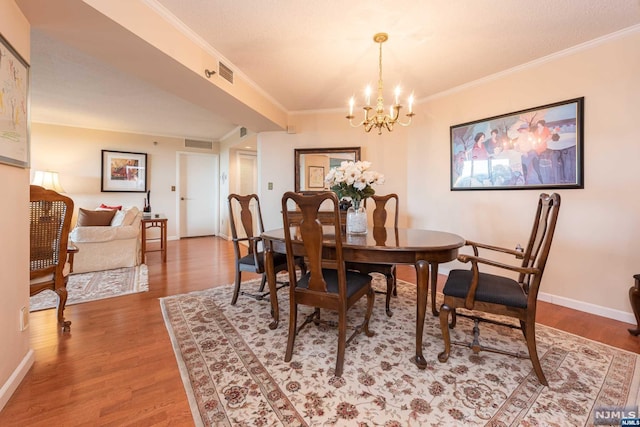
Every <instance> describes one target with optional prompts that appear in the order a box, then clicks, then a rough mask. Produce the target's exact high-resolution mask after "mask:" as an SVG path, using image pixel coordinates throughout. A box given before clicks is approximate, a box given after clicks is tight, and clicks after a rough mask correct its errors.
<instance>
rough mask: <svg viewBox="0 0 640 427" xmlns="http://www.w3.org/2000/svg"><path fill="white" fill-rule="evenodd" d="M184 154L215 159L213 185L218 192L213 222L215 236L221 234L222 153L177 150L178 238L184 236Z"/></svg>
mask: <svg viewBox="0 0 640 427" xmlns="http://www.w3.org/2000/svg"><path fill="white" fill-rule="evenodd" d="M182 156H203V157H204V156H206V157H211V158H212V160H213V185H214V188H215V189H216V194H215V195H214V198H213V215H214V216H215V218H214V222H213V228H214V230H213V234H214V235H215V236H218V235H220V155H219V154H216V153H197V152H193V151H176V200H175V202H176V234H177V237H178V239H180V238H182V217H181V215H182V212H181V205H180V198H181V197H182V195H181V184H182V183H181V182H180V176H181V170H180V159H181V158H182Z"/></svg>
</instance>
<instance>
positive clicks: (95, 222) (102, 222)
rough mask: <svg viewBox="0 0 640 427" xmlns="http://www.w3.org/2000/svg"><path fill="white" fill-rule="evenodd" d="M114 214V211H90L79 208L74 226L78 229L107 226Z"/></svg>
mask: <svg viewBox="0 0 640 427" xmlns="http://www.w3.org/2000/svg"><path fill="white" fill-rule="evenodd" d="M115 214H116V211H115V210H104V211H92V210H88V209H82V208H80V209H79V211H78V221H77V224H76V225H77V226H78V227H91V226H109V225H111V220H112V219H113V217H114V216H115Z"/></svg>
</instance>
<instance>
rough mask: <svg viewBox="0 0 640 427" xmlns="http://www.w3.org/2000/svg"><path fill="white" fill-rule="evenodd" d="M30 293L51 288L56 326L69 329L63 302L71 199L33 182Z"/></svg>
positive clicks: (69, 323)
mask: <svg viewBox="0 0 640 427" xmlns="http://www.w3.org/2000/svg"><path fill="white" fill-rule="evenodd" d="M29 200H30V208H31V213H30V236H31V251H30V252H31V257H30V270H31V277H30V295H31V296H33V295H35V294H37V293H39V292H42V291H44V290H52V291H54V292H55V293H56V294H57V295H58V325H59V326H60V327H61V328H62V330H63V331H65V332H68V331H70V329H71V322H70V321H65V320H64V307H65V305H66V303H67V288H66V286H67V275H68V274H69V272H70V270H71V267H70V265H69V263H68V262H67V243H68V238H69V228H70V226H71V216H72V214H73V200H71V199H70V198H68V197H66V196H63V195H61V194H58V193H56V192H55V191H53V190H47V189H45V188H43V187H39V186H37V185H32V186H31V189H30V199H29Z"/></svg>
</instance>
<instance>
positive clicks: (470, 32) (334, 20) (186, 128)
mask: <svg viewBox="0 0 640 427" xmlns="http://www.w3.org/2000/svg"><path fill="white" fill-rule="evenodd" d="M128 1H133V0H128ZM135 1H141V2H144V3H145V4H147V5H149V6H150V7H152V8H153V9H155V10H157V11H158V12H159V13H161V14H162V15H163V16H165V18H166V19H168V20H169V21H170V22H172V23H174V24H175V25H176V26H178V27H180V28H183V29H184V31H186V32H187V33H188V35H189V36H190V37H192V38H193V39H194V40H198V41H200V42H204V43H206V44H208V45H209V46H210V47H211V50H212V51H215V52H218V53H219V55H220V56H221V58H222V62H224V63H225V64H226V65H229V66H231V68H232V69H233V70H234V72H235V73H236V74H239V75H243V76H245V77H246V78H248V79H249V80H250V81H252V82H254V83H255V85H256V86H257V87H258V88H259V89H260V90H261V91H262V92H264V93H265V94H266V95H267V96H268V97H269V98H271V99H272V100H273V101H274V102H275V103H276V104H277V105H279V106H281V108H282V109H284V110H285V111H287V112H300V111H316V110H327V109H329V110H336V109H337V110H342V111H345V112H346V111H347V102H348V99H349V97H351V96H352V95H354V96H355V97H356V98H357V99H358V98H359V100H360V102H362V99H363V96H362V91H363V89H364V87H365V86H366V85H367V84H370V85H372V87H375V86H376V83H377V77H378V46H377V45H376V44H375V43H374V42H373V35H374V34H375V33H377V32H386V33H388V34H389V41H388V42H386V43H385V44H384V45H383V79H384V82H385V98H386V99H389V100H390V99H391V97H392V90H393V88H394V87H395V86H396V85H398V84H399V85H400V86H401V87H402V89H403V91H404V92H405V93H404V94H403V95H402V96H401V98H405V99H406V97H407V96H408V94H409V92H411V91H412V92H413V93H414V94H415V97H416V99H417V100H418V102H420V100H421V99H425V98H427V97H429V96H432V95H434V94H437V93H440V92H443V91H446V90H449V89H452V88H455V87H458V86H460V85H463V84H465V83H469V82H472V81H475V80H478V79H482V78H486V77H488V76H491V75H493V74H496V73H499V72H501V71H504V70H508V69H511V68H513V67H517V66H520V65H523V64H526V63H528V62H531V61H534V60H536V59H540V58H543V57H546V56H548V55H552V54H554V53H557V52H560V51H563V50H565V49H570V48H573V47H576V46H578V45H581V44H583V43H586V42H590V41H593V40H595V39H598V38H601V37H603V36H606V35H608V34H611V33H614V32H617V31H621V30H624V29H628V28H629V27H636V26H638V25H640V0H606V1H605V0H536V1H531V0H507V1H505V0H474V1H468V0H430V1H416V0H413V1H409V0H394V1H388V0H378V1H370V0H369V1H351V2H345V1H337V0H316V1H313V2H312V1H306V0H305V1H301V0H262V1H246V0H245V1H242V0H135ZM16 2H17V4H18V5H19V6H20V7H21V8H22V10H23V12H24V13H25V15H26V16H27V19H29V21H30V22H31V24H32V34H31V40H32V52H31V118H32V121H34V122H44V123H56V124H64V125H72V126H79V127H88V128H97V129H107V130H118V131H128V132H138V133H147V134H155V135H167V136H178V137H187V138H196V139H207V140H219V139H221V138H223V137H224V136H225V135H226V134H228V133H229V132H231V131H233V130H234V129H236V128H237V127H238V126H243V125H245V123H243V122H242V116H241V115H239V114H235V115H232V114H225V113H224V108H223V107H221V106H216V109H215V111H212V110H213V109H211V108H206V107H203V106H202V105H196V104H195V103H193V102H191V99H192V96H190V94H188V93H181V92H180V90H179V89H177V90H172V91H171V93H170V92H168V91H166V90H163V89H160V88H159V87H158V86H157V85H156V84H155V83H154V82H153V79H152V78H147V77H146V76H145V75H141V74H137V75H133V74H132V73H131V72H129V71H128V69H127V66H126V64H124V61H131V58H130V57H129V55H127V54H126V50H127V49H128V48H129V46H131V45H132V44H133V43H128V42H126V41H123V42H122V43H121V44H119V45H118V46H117V48H118V49H119V50H120V52H121V53H122V55H116V59H114V57H113V56H108V55H105V53H104V50H105V49H104V47H102V48H100V46H99V43H95V41H94V40H96V39H97V38H98V37H99V38H100V39H101V40H104V41H105V42H104V43H109V41H114V43H115V42H117V41H118V40H126V37H127V34H128V32H127V31H126V30H124V29H122V28H121V27H119V26H117V25H113V23H111V24H108V23H104V22H106V21H108V19H107V18H106V17H102V16H98V17H96V15H99V14H97V13H96V12H95V10H89V9H90V8H89V6H87V5H86V4H85V3H83V2H82V1H81V0H57V1H55V2H51V1H49V0H16ZM92 20H93V21H92ZM89 21H92V22H93V24H92V25H88V24H87V22H89ZM103 21H104V22H103ZM81 22H83V23H84V25H82V24H80V23H81ZM98 31H100V34H91V33H97V32H98ZM105 32H108V34H105ZM129 36H130V34H129ZM83 39H84V40H85V41H86V42H85V43H83ZM132 49H133V48H132ZM132 52H133V50H132ZM155 56H157V55H154V54H153V53H150V54H149V58H150V59H149V64H148V65H149V67H148V73H149V76H151V75H152V74H153V73H154V70H160V69H162V68H163V64H162V63H161V61H160V59H158V58H156V57H155ZM118 58H121V59H118ZM119 60H120V61H121V62H122V63H118V61H119ZM185 90H187V89H185ZM229 110H232V108H231V106H230V108H229ZM345 124H346V121H345ZM252 130H257V131H259V130H262V129H252Z"/></svg>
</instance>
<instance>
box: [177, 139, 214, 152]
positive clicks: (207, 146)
mask: <svg viewBox="0 0 640 427" xmlns="http://www.w3.org/2000/svg"><path fill="white" fill-rule="evenodd" d="M184 146H185V147H186V148H201V149H204V150H212V149H213V141H198V140H197V139H185V140H184Z"/></svg>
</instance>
